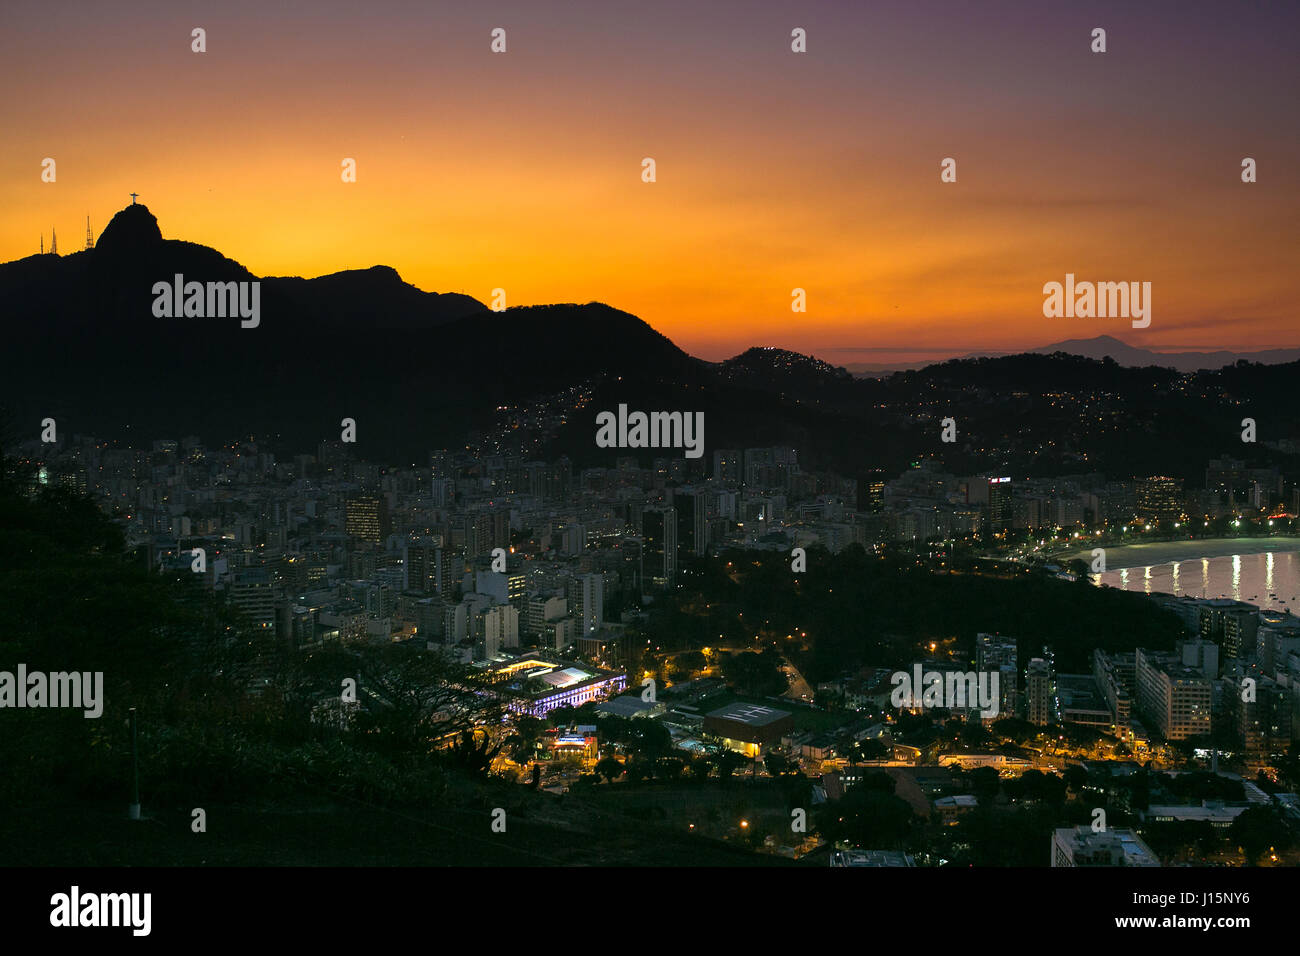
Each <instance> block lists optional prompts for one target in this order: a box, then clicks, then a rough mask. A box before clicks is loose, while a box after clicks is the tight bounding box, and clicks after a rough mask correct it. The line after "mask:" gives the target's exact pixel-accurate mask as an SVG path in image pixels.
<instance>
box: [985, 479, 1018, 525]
mask: <svg viewBox="0 0 1300 956" xmlns="http://www.w3.org/2000/svg"><path fill="white" fill-rule="evenodd" d="M1013 518H1014V516H1013V514H1012V501H1011V479H1010V478H990V479H989V530H990V531H1006V530H1007V529H1008V528H1010V527H1011V524H1012V521H1013Z"/></svg>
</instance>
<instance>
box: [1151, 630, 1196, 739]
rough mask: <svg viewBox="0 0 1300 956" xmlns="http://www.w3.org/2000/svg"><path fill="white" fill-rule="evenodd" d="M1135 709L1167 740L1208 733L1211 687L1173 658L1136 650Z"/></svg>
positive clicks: (1169, 655)
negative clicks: (1154, 725) (1136, 691)
mask: <svg viewBox="0 0 1300 956" xmlns="http://www.w3.org/2000/svg"><path fill="white" fill-rule="evenodd" d="M1137 688H1138V706H1139V707H1140V708H1141V710H1142V712H1143V713H1144V714H1145V715H1146V716H1147V717H1149V718H1151V719H1152V720H1153V721H1155V724H1156V728H1157V729H1158V730H1159V731H1160V733H1161V734H1162V735H1163V736H1164V737H1165V739H1166V740H1187V739H1188V738H1190V737H1204V736H1207V735H1208V734H1209V733H1210V706H1211V699H1212V696H1213V695H1212V688H1211V685H1210V680H1209V678H1207V677H1205V676H1204V675H1203V674H1202V673H1201V672H1200V671H1197V670H1194V669H1192V668H1190V667H1188V666H1186V665H1185V664H1183V663H1182V662H1181V661H1180V660H1179V659H1178V657H1177V656H1176V655H1173V654H1156V653H1152V652H1151V651H1144V650H1142V648H1140V647H1139V648H1138V649H1137Z"/></svg>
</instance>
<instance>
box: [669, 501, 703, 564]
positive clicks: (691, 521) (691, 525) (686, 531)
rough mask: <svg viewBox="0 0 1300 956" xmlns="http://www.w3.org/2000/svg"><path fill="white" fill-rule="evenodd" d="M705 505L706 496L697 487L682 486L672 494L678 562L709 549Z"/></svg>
mask: <svg viewBox="0 0 1300 956" xmlns="http://www.w3.org/2000/svg"><path fill="white" fill-rule="evenodd" d="M706 507H707V498H706V496H705V494H704V492H702V491H700V490H698V489H692V488H683V489H679V490H678V491H677V492H676V493H675V494H674V495H673V508H674V510H676V512H677V555H678V562H677V563H678V564H681V560H682V559H683V558H684V557H686V556H687V555H693V554H696V555H698V554H705V553H707V552H708V550H709V521H708V516H707V514H706Z"/></svg>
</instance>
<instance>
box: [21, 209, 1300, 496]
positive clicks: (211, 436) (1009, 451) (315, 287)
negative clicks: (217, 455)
mask: <svg viewBox="0 0 1300 956" xmlns="http://www.w3.org/2000/svg"><path fill="white" fill-rule="evenodd" d="M178 274H179V275H182V276H183V277H184V281H185V282H200V283H208V282H253V281H257V282H260V283H261V286H260V289H261V301H260V324H259V325H258V326H257V327H256V328H243V327H241V322H240V319H239V318H238V317H237V316H235V317H229V316H228V317H211V316H207V317H196V316H192V317H183V316H181V317H158V316H155V315H154V311H153V304H154V300H155V294H154V292H153V288H154V285H155V284H156V283H159V282H162V283H165V284H167V285H168V286H171V285H173V284H174V278H175V276H176V275H178ZM0 308H2V309H3V312H2V313H0V319H2V321H0V327H3V329H4V335H5V340H6V346H7V347H6V348H5V349H4V350H3V351H2V352H0V409H3V410H4V411H5V412H6V417H7V418H8V421H7V422H6V423H5V424H6V425H7V426H8V432H9V435H8V436H6V440H9V441H12V440H13V439H14V438H17V439H18V440H29V439H32V438H34V437H35V436H36V435H38V434H39V431H40V428H39V423H40V422H41V420H42V419H44V418H47V417H52V418H54V419H55V420H56V421H57V422H58V426H59V433H60V434H61V435H63V436H65V437H67V436H70V435H73V434H82V435H93V436H95V437H97V438H100V439H109V440H121V441H128V442H130V443H131V444H133V445H135V446H136V447H141V446H147V443H148V441H149V440H151V439H154V438H164V437H172V438H179V437H181V436H184V435H198V436H199V437H200V438H202V439H203V440H205V441H206V442H208V443H209V444H220V443H224V442H228V441H231V440H234V439H237V438H240V437H247V436H250V435H251V436H256V437H257V438H259V439H262V440H267V439H270V440H271V441H272V442H273V445H274V447H275V449H276V450H277V451H278V452H281V453H282V454H292V453H295V452H311V451H314V450H315V449H316V446H317V444H318V443H320V442H322V441H333V440H337V438H338V437H339V432H340V427H341V426H340V422H341V420H342V419H343V418H353V419H355V420H356V422H357V436H358V441H357V447H356V453H357V454H358V455H359V456H361V457H364V458H368V459H370V460H372V461H376V462H386V463H389V464H407V463H410V464H416V463H423V462H424V461H426V460H427V457H426V456H427V453H428V451H429V450H430V449H435V448H448V447H463V446H464V442H465V439H466V437H467V435H468V434H469V433H470V432H472V431H475V430H478V431H486V430H490V429H493V428H495V427H498V426H499V425H500V422H501V419H502V415H503V414H507V413H510V409H511V408H515V409H518V408H519V407H521V406H525V405H528V404H529V403H532V402H534V400H536V399H538V398H546V399H548V400H549V401H551V403H552V405H551V407H552V412H553V414H552V416H551V419H552V426H553V427H548V429H546V432H547V435H546V437H545V438H544V439H538V441H544V442H545V447H542V445H541V444H536V443H534V444H531V445H528V446H527V450H526V452H525V453H526V454H529V455H531V456H533V457H537V458H541V457H547V456H554V455H556V454H559V453H567V454H570V455H571V456H572V457H573V458H574V460H575V461H576V462H578V463H580V464H598V465H607V466H608V465H612V464H613V462H614V459H615V458H616V457H617V456H618V455H619V454H623V453H625V452H622V451H620V450H618V449H599V448H597V447H596V445H595V442H594V434H595V429H594V420H595V415H596V413H597V412H598V411H600V410H603V409H615V408H617V407H618V405H620V404H627V405H628V406H629V407H630V408H632V409H640V410H646V411H651V410H670V411H672V410H679V411H702V412H704V413H705V416H706V432H705V460H706V461H708V460H709V458H710V456H711V452H712V451H713V450H714V449H718V448H737V447H752V446H761V445H793V446H796V447H797V448H799V450H800V455H801V459H802V460H803V461H806V462H809V463H816V466H817V467H820V468H826V469H834V470H835V471H837V472H839V473H840V474H848V475H852V474H855V473H856V472H857V470H858V469H862V468H885V469H889V470H894V471H895V472H897V471H900V470H902V469H903V468H905V467H907V466H908V464H909V463H911V462H915V461H916V460H917V459H918V458H923V457H930V458H934V459H937V460H938V461H939V462H940V463H941V464H942V465H943V466H944V467H946V468H949V469H951V470H953V471H954V472H955V473H958V474H976V473H980V472H985V473H988V472H989V471H990V470H994V469H996V470H997V471H998V472H1000V473H1003V474H1006V473H1016V474H1048V475H1051V474H1068V473H1070V472H1072V471H1073V472H1081V471H1106V472H1107V473H1110V474H1115V475H1119V476H1124V475H1143V474H1161V473H1164V474H1174V475H1179V476H1186V477H1188V478H1189V479H1193V480H1199V479H1198V476H1203V474H1204V468H1205V462H1206V460H1207V459H1208V458H1210V457H1219V456H1221V455H1223V454H1229V453H1230V454H1233V455H1237V456H1247V457H1251V458H1254V459H1259V460H1261V461H1267V460H1272V459H1274V458H1276V457H1277V456H1278V455H1282V454H1283V452H1281V451H1278V450H1276V449H1275V448H1273V447H1270V446H1269V444H1268V443H1270V442H1273V443H1274V444H1276V441H1277V440H1278V439H1283V438H1289V439H1296V438H1300V434H1293V432H1295V431H1296V429H1297V425H1296V424H1294V423H1292V424H1286V423H1285V422H1279V421H1278V416H1277V415H1275V414H1265V413H1267V412H1269V410H1270V409H1275V408H1285V407H1289V402H1290V395H1291V393H1292V390H1293V384H1292V383H1293V382H1294V380H1295V376H1296V374H1297V373H1300V362H1293V363H1290V364H1285V365H1258V364H1250V365H1247V364H1241V365H1236V364H1234V365H1229V366H1227V367H1225V368H1223V369H1221V370H1219V371H1216V372H1201V373H1198V374H1197V377H1196V381H1195V382H1194V383H1193V385H1194V387H1192V388H1188V387H1187V383H1186V381H1185V379H1183V378H1181V377H1180V375H1179V374H1178V373H1177V372H1175V371H1173V370H1172V369H1168V368H1163V367H1155V366H1152V365H1151V363H1147V365H1145V366H1144V367H1139V368H1128V367H1125V366H1124V365H1123V364H1121V363H1119V362H1118V361H1116V360H1115V359H1105V360H1101V361H1098V360H1094V359H1088V358H1082V357H1078V356H1073V355H1068V354H1064V351H1063V350H1062V349H1053V350H1052V352H1053V354H1048V355H1039V354H1024V355H1016V356H1004V357H998V358H969V359H961V360H953V361H949V362H944V363H942V364H938V365H929V366H926V367H925V368H922V369H919V370H915V371H904V372H898V373H895V374H892V375H888V376H886V377H882V378H880V379H863V378H854V377H853V376H851V375H850V374H849V373H848V372H847V371H845V370H844V369H841V368H837V367H836V366H833V365H830V364H827V363H825V362H823V361H820V360H818V359H815V358H811V357H809V356H804V355H801V354H799V353H797V352H791V351H787V350H784V349H774V348H753V349H749V350H748V351H746V352H743V353H742V354H740V355H737V356H735V357H733V358H731V359H728V360H726V361H724V362H718V363H711V362H706V361H702V360H700V359H697V358H694V357H692V356H690V355H688V354H687V353H686V352H684V351H682V350H681V349H680V348H678V347H677V346H676V345H675V344H674V343H673V342H671V341H670V340H669V339H668V338H666V337H665V336H663V335H662V334H660V333H659V332H657V331H655V330H654V329H653V328H651V327H650V326H649V325H648V324H646V323H645V322H644V321H642V320H641V319H639V318H637V317H636V316H634V315H630V314H629V313H627V312H622V311H620V310H618V309H616V308H612V307H611V306H609V305H605V304H602V303H598V302H588V303H585V304H559V305H539V306H526V307H514V308H510V309H506V310H504V311H501V312H496V311H492V310H490V309H488V308H486V307H485V306H484V305H483V304H482V303H480V302H478V301H476V300H474V299H473V298H470V297H469V296H464V295H457V294H448V293H442V294H439V293H433V292H425V291H422V290H420V289H417V288H416V287H414V286H412V285H410V284H409V283H407V282H405V281H403V280H402V278H401V276H400V275H398V273H397V272H396V271H395V270H393V269H391V268H389V267H387V266H373V267H370V268H366V269H355V270H347V271H344V272H338V273H334V274H332V275H326V276H320V277H317V278H310V279H308V278H296V277H262V278H259V277H257V276H255V275H253V274H252V273H251V272H250V271H249V270H248V269H247V268H245V267H244V266H243V265H241V264H240V263H239V262H236V261H235V260H233V259H230V258H228V257H226V256H224V255H222V254H221V253H220V252H218V251H217V250H215V249H211V248H209V247H206V246H202V245H198V244H195V243H190V242H184V241H180V240H175V239H167V238H164V237H163V234H162V231H161V230H160V228H159V225H158V222H157V220H156V219H155V217H154V216H153V214H152V213H151V212H150V211H149V209H148V208H147V207H145V206H143V205H133V206H128V207H127V208H126V209H123V210H122V211H121V212H119V213H118V214H117V215H115V216H114V217H113V219H112V221H111V222H110V223H109V224H108V226H107V227H106V228H105V229H104V231H103V233H102V234H101V235H100V237H99V241H98V243H97V244H96V246H95V248H94V249H91V250H85V251H81V252H77V253H73V254H72V255H67V256H58V255H34V256H28V257H26V258H24V259H19V260H17V261H14V262H9V263H4V264H0ZM1068 344H1069V343H1062V345H1068ZM1120 344H1122V343H1120ZM1108 347H1110V348H1112V349H1113V348H1115V346H1108ZM1063 396H1066V398H1063ZM1068 396H1077V401H1072V400H1069V399H1068ZM1084 408H1086V409H1088V412H1087V414H1083V413H1082V412H1081V410H1082V409H1084ZM1099 409H1100V410H1102V412H1101V413H1099V411H1098V410H1099ZM1252 412H1254V413H1255V414H1257V415H1259V417H1260V421H1261V422H1262V423H1263V422H1267V423H1268V427H1267V429H1266V428H1265V427H1264V425H1263V424H1261V441H1260V443H1259V445H1258V446H1255V447H1253V448H1251V447H1247V448H1243V446H1242V443H1241V442H1240V420H1241V418H1242V417H1243V416H1244V415H1247V414H1251V413H1252ZM947 415H952V416H954V417H955V418H956V419H957V422H958V432H959V436H960V438H959V441H958V442H957V443H955V444H941V443H940V442H939V440H938V436H939V427H940V426H939V421H940V419H942V418H943V417H944V416H947ZM527 417H528V416H525V418H527ZM1291 417H1292V418H1293V416H1291ZM526 424H527V425H528V427H532V426H533V425H536V424H537V422H536V421H532V422H529V423H526ZM521 427H522V426H521ZM1288 429H1289V431H1288ZM674 454H675V453H674V452H673V451H672V450H670V449H669V450H664V451H662V452H659V451H656V452H651V451H649V450H645V451H643V452H642V453H641V457H642V458H646V459H648V458H649V457H651V456H664V457H673V456H674ZM647 463H648V461H647Z"/></svg>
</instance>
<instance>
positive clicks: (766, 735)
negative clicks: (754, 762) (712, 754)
mask: <svg viewBox="0 0 1300 956" xmlns="http://www.w3.org/2000/svg"><path fill="white" fill-rule="evenodd" d="M704 732H705V733H706V734H713V735H715V736H717V737H721V738H722V743H723V745H724V746H726V747H727V748H728V749H730V750H736V751H739V752H740V753H743V754H744V755H745V756H747V757H757V756H758V755H759V754H760V753H762V752H763V749H764V748H765V747H767V746H769V745H770V744H773V743H776V742H777V741H779V740H780V739H781V738H782V737H783V736H786V735H788V734H791V733H793V732H794V715H793V714H792V713H790V712H789V711H788V710H777V709H776V708H775V707H767V706H765V705H763V704H746V703H743V702H739V701H738V702H736V703H734V704H729V705H727V706H726V707H720V708H718V709H717V710H715V711H712V712H710V713H708V714H705V715H704Z"/></svg>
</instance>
